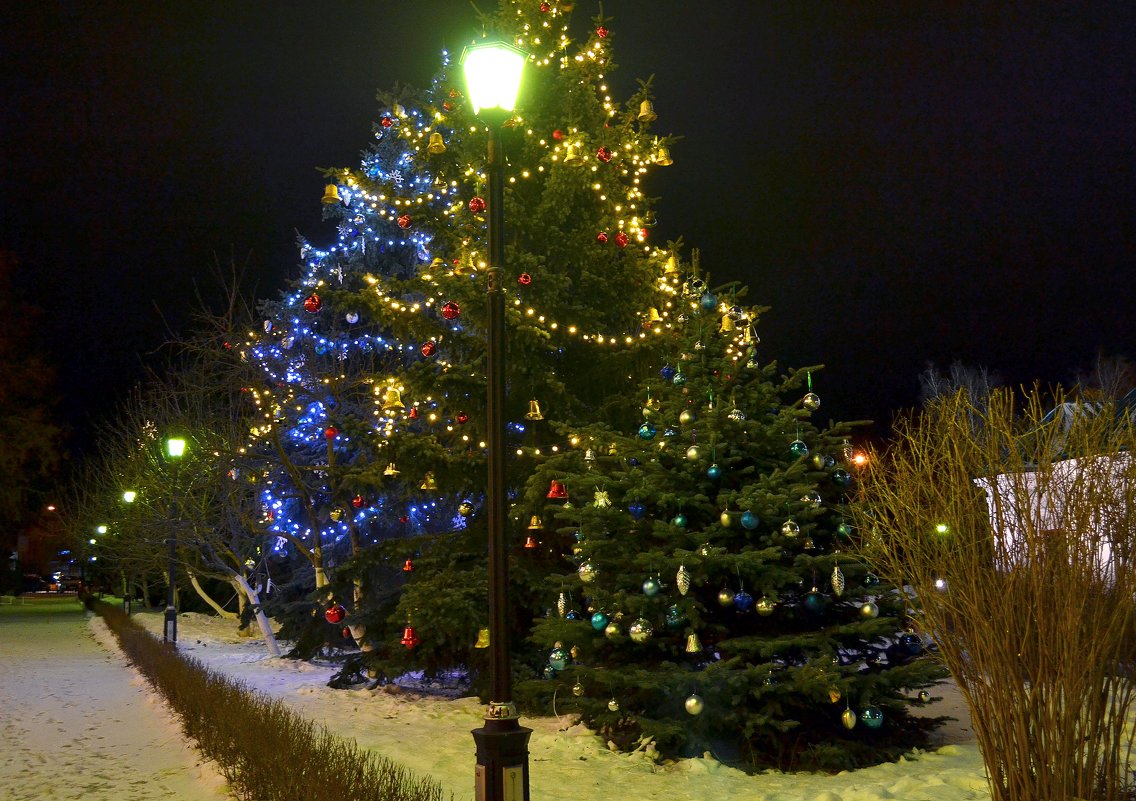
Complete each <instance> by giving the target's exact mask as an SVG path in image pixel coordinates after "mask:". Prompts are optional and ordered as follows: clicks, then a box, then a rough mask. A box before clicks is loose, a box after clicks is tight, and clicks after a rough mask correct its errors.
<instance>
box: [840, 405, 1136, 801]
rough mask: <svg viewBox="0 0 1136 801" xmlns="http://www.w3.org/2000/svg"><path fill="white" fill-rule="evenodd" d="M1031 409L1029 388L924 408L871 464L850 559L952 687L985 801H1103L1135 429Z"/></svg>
mask: <svg viewBox="0 0 1136 801" xmlns="http://www.w3.org/2000/svg"><path fill="white" fill-rule="evenodd" d="M1062 400H1063V398H1061V397H1058V398H1057V402H1058V403H1060V402H1062ZM1044 411H1045V407H1044V406H1043V402H1042V398H1041V396H1040V394H1039V393H1038V392H1037V391H1036V390H1035V391H1034V392H1032V393H1030V394H1029V395H1028V396H1027V397H1026V399H1025V401H1024V402H1022V403H1016V402H1015V399H1014V396H1013V395H1012V394H1011V393H1010V392H1008V391H997V392H995V393H993V394H992V395H991V396H990V397H989V399H988V400H987V402H986V404H985V405H984V407H983V408H981V409H980V408H977V407H976V406H975V404H974V403H973V402H972V401H971V400H970V399H969V397H968V395H967V393H965V392H960V393H958V394H956V395H954V396H947V397H943V398H939V399H937V400H935V401H933V402H932V403H931V404H929V405H928V406H927V407H926V408H925V409H924V411H922V412H921V413H918V414H917V415H915V416H913V417H912V418H910V419H909V420H907V421H905V422H902V423H901V424H900V425H899V426H898V427H897V435H896V440H897V441H896V442H895V443H894V445H893V446H892V447H890V448H889V449H887V450H886V451H884V452H877V453H875V454H873V455H872V461H871V467H870V468H869V469H867V470H865V472H864V476H863V480H862V482H861V498H860V500H859V503H858V504H857V507H856V519H857V522H858V524H859V526H860V530H861V531H862V532H863V537H862V548H863V552H864V553H863V555H864V556H865V558H867V559H869V560H870V561H871V563H872V564H874V565H875V566H876V568H877V570H878V571H879V572H881V573H883V574H884V575H886V577H887V578H888V579H889V580H890V581H891V582H892V583H894V584H895V585H896V586H902V587H905V588H907V590H908V591H910V592H911V593H912V594H913V595H914V596H915V599H916V600H917V601H918V603H915V604H913V606H914V607H915V612H914V622H915V624H916V625H917V626H919V627H920V628H921V629H922V630H923V631H924V632H925V633H926V634H928V635H930V636H932V637H933V638H934V639H935V641H936V642H937V644H938V650H939V653H940V655H941V657H942V659H943V660H944V662H945V663H946V665H947V667H948V668H949V669H950V671H951V673H952V675H953V676H954V678H955V680H956V681H957V682H958V685H959V688H960V690H961V691H962V694H963V696H964V697H965V699H966V701H967V704H968V706H969V708H970V713H971V716H972V719H973V723H974V731H975V734H976V736H977V738H978V743H979V747H980V748H981V751H982V755H983V759H984V761H985V763H986V767H987V771H988V773H989V779H990V784H991V791H992V794H993V798H994V801H1070V799H1094V801H1096V800H1098V799H1099V801H1119V800H1120V799H1124V798H1128V797H1129V796H1128V795H1126V792H1128V790H1130V787H1129V785H1130V782H1131V776H1130V775H1129V773H1128V771H1129V768H1128V763H1129V757H1130V755H1131V751H1132V746H1133V730H1132V729H1131V728H1130V727H1129V725H1128V723H1129V715H1130V713H1131V712H1132V711H1133V709H1132V708H1133V700H1134V694H1136V690H1134V686H1133V681H1132V671H1133V633H1134V632H1133V626H1134V623H1136V602H1134V599H1133V590H1134V588H1136V551H1134V548H1133V545H1134V537H1136V525H1134V524H1136V497H1133V496H1134V494H1136V465H1134V460H1133V459H1132V458H1131V454H1132V453H1133V451H1134V450H1136V448H1134V447H1133V446H1136V429H1134V426H1133V421H1131V420H1129V419H1128V418H1127V417H1124V416H1118V415H1117V414H1116V413H1115V412H1116V410H1115V409H1109V408H1108V407H1107V406H1106V407H1105V408H1103V409H1101V410H1100V413H1099V414H1096V415H1095V416H1093V415H1089V414H1085V415H1078V416H1077V417H1076V418H1075V419H1074V420H1073V421H1072V424H1071V425H1069V424H1068V423H1069V421H1068V420H1066V421H1064V422H1062V421H1061V420H1060V419H1057V420H1053V421H1050V422H1043V420H1042V418H1043V417H1044ZM975 421H978V423H979V424H978V425H975ZM1126 787H1127V788H1128V789H1126Z"/></svg>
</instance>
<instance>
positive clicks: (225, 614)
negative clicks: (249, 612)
mask: <svg viewBox="0 0 1136 801" xmlns="http://www.w3.org/2000/svg"><path fill="white" fill-rule="evenodd" d="M189 583H190V584H192V585H193V589H194V590H196V591H197V594H198V596H200V598H201V600H203V601H205V603H207V604H209V605H210V606H211V607H213V611H215V612H216V613H217V614H218V615H220V616H221V617H222V618H224V619H225V620H236V619H237V615H236V613H235V612H229V611H227V610H226V609H225V608H224V607H222V606H221V605H220V604H219V603H217V602H216V601H214V600H213V599H212V598H211V597H209V593H207V592H206V591H205V589H204V588H203V587H202V586H201V584H200V583H199V582H198V581H197V574H196V573H192V572H191V573H190V574H189Z"/></svg>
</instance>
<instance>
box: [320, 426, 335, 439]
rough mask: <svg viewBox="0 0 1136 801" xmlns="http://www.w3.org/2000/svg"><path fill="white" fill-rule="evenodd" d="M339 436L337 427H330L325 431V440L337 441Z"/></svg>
mask: <svg viewBox="0 0 1136 801" xmlns="http://www.w3.org/2000/svg"><path fill="white" fill-rule="evenodd" d="M338 436H339V429H338V428H336V427H335V426H328V427H327V428H325V429H324V430H323V438H324V439H335V438H336V437H338Z"/></svg>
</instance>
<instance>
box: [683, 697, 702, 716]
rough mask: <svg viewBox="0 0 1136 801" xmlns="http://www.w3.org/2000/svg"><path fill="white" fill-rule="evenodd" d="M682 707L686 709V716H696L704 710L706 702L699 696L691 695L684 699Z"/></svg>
mask: <svg viewBox="0 0 1136 801" xmlns="http://www.w3.org/2000/svg"><path fill="white" fill-rule="evenodd" d="M683 707H684V708H685V709H686V714H688V715H694V716H698V715H701V714H702V710H703V709H705V708H706V702H705V701H703V700H702V697H701V696H699V695H693V694H692V695H688V696H687V697H686V700H685V701H684V702H683Z"/></svg>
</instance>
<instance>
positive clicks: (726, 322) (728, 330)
mask: <svg viewBox="0 0 1136 801" xmlns="http://www.w3.org/2000/svg"><path fill="white" fill-rule="evenodd" d="M735 330H736V328H735V326H734V321H733V320H731V319H730V315H728V314H723V315H722V325H721V327H720V328H719V329H718V333H719V334H732V333H734V331H735Z"/></svg>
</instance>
